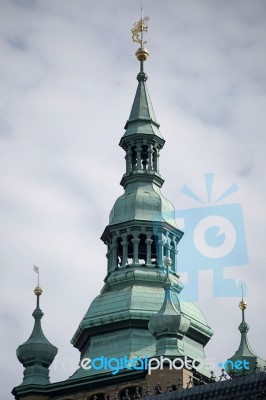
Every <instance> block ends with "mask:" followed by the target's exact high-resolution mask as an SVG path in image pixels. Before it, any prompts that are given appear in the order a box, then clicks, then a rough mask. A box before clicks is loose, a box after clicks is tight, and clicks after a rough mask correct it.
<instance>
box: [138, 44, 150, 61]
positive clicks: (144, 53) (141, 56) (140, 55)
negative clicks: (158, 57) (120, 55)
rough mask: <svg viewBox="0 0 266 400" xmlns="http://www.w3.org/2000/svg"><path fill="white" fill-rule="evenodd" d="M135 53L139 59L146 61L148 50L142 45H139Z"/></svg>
mask: <svg viewBox="0 0 266 400" xmlns="http://www.w3.org/2000/svg"><path fill="white" fill-rule="evenodd" d="M135 54H136V57H137V59H138V60H139V61H146V60H147V58H148V56H149V52H148V50H147V49H145V48H144V47H140V48H139V49H138V50H137V51H136V53H135Z"/></svg>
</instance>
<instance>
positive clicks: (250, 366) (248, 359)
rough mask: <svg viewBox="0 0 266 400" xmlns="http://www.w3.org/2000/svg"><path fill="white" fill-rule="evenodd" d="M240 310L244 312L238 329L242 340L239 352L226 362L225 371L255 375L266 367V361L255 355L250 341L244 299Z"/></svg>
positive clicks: (240, 304)
mask: <svg viewBox="0 0 266 400" xmlns="http://www.w3.org/2000/svg"><path fill="white" fill-rule="evenodd" d="M239 308H240V309H241V310H242V321H241V323H240V325H239V327H238V330H239V331H240V334H241V340H240V345H239V348H238V350H237V351H236V352H235V354H234V355H233V356H232V357H230V358H229V359H228V360H227V362H226V366H225V369H226V371H227V373H228V374H229V375H232V374H237V373H243V371H245V372H246V373H253V372H254V371H255V370H256V368H259V369H260V368H263V367H264V366H265V361H264V360H262V359H261V358H260V357H258V356H257V355H256V354H255V353H254V351H253V350H252V349H251V347H250V344H249V341H248V336H247V333H248V331H249V326H248V324H247V323H246V321H245V310H246V308H247V303H246V302H245V301H244V300H243V299H242V301H241V302H240V303H239Z"/></svg>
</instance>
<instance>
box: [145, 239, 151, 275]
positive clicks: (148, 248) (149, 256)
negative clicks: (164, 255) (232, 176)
mask: <svg viewBox="0 0 266 400" xmlns="http://www.w3.org/2000/svg"><path fill="white" fill-rule="evenodd" d="M147 236H148V235H147ZM152 242H153V240H152V239H151V237H150V235H149V236H148V237H147V239H146V240H145V244H146V246H147V261H146V265H147V266H148V267H152V266H153V265H152V263H151V245H152Z"/></svg>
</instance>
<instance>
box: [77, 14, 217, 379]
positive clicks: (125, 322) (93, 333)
mask: <svg viewBox="0 0 266 400" xmlns="http://www.w3.org/2000/svg"><path fill="white" fill-rule="evenodd" d="M147 20H148V19H147V17H145V18H141V20H140V21H139V22H137V23H136V24H134V28H133V29H132V34H133V38H134V41H137V42H138V43H140V45H141V47H140V48H139V49H138V50H137V52H136V56H137V59H138V60H139V62H140V72H139V73H138V76H137V79H138V87H137V91H136V94H135V98H134V101H133V106H132V108H131V112H130V116H129V119H128V121H127V123H126V126H125V129H126V131H125V133H124V135H123V136H122V138H121V140H120V143H119V145H120V146H121V147H122V149H123V150H124V152H125V160H126V163H125V164H126V166H125V173H124V175H123V177H122V180H121V182H120V183H121V185H122V186H123V189H124V193H123V194H122V195H121V196H120V197H118V199H116V201H115V203H114V206H113V207H112V210H111V212H110V217H109V224H108V225H107V226H106V228H105V230H104V232H103V234H102V237H101V239H102V241H103V242H104V244H105V245H106V248H107V252H106V257H107V275H106V277H105V279H104V282H105V284H104V287H103V288H102V290H101V293H100V294H99V296H97V297H96V298H95V299H94V300H93V302H92V303H91V305H90V307H89V309H88V311H87V312H86V314H85V316H84V318H83V319H82V321H81V323H80V325H79V327H78V329H77V331H76V333H75V334H74V337H73V338H72V343H73V345H74V346H75V347H76V348H78V349H79V350H80V353H81V360H83V359H84V358H90V359H91V360H92V359H94V358H97V357H99V356H100V355H102V356H104V357H106V358H113V357H116V358H117V359H119V358H120V357H125V356H126V357H127V358H128V359H134V358H135V357H148V358H149V357H153V356H154V355H155V354H170V353H171V354H174V355H178V354H179V355H180V354H184V355H187V356H188V357H190V358H191V359H195V358H197V357H201V358H202V359H204V357H205V356H204V346H205V345H206V343H207V342H208V341H209V339H210V337H211V336H212V330H211V329H210V327H209V326H208V324H207V321H206V319H205V317H204V315H203V313H202V312H201V311H200V310H199V308H198V307H197V306H196V305H195V304H192V303H189V302H185V301H182V302H179V293H180V291H181V290H182V288H183V285H182V283H181V282H180V281H179V274H178V270H177V255H178V247H177V246H178V243H179V241H180V239H181V238H182V235H183V232H182V231H180V230H179V229H178V227H177V225H176V221H175V209H174V206H173V205H172V203H171V202H170V201H169V200H167V199H166V198H165V197H164V196H163V195H162V193H161V187H162V185H163V183H164V179H163V178H162V176H161V174H160V171H159V156H160V151H161V149H162V148H163V146H164V143H165V141H164V139H163V138H162V135H161V134H160V131H159V124H158V122H157V119H156V117H155V114H154V110H153V107H152V103H151V99H150V96H149V93H148V89H147V86H146V81H147V75H146V73H145V72H144V67H143V65H144V64H143V63H144V61H145V60H146V59H147V57H148V51H147V50H146V49H145V48H144V47H143V44H144V41H143V37H142V34H143V32H144V31H146V29H147V27H146V25H145V24H146V21H147ZM139 34H141V38H139V36H138V35H139ZM165 257H166V258H167V259H168V260H169V259H171V265H170V269H169V271H168V278H167V284H166V287H165V290H164V283H165V277H166V268H165V265H164V260H165ZM168 280H169V281H168ZM169 282H171V289H170V287H169ZM162 304H164V305H163V307H162ZM159 310H161V311H159ZM151 318H152V320H151V323H150V329H149V328H148V324H149V321H150V319H151ZM163 329H166V330H167V331H166V332H165V334H164V332H163ZM164 340H166V341H167V343H166V344H165V345H164ZM125 372H126V371H125ZM99 373H100V372H99V371H97V370H93V369H92V368H91V369H89V370H85V369H84V368H81V367H80V368H79V369H78V370H77V371H76V372H75V373H74V374H73V375H72V376H71V377H70V380H76V379H79V378H82V379H84V378H86V377H90V376H93V375H97V374H99ZM101 373H103V371H101Z"/></svg>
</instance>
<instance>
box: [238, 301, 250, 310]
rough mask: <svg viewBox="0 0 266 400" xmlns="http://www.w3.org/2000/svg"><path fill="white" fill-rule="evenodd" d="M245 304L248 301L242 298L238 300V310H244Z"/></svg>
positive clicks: (246, 304)
mask: <svg viewBox="0 0 266 400" xmlns="http://www.w3.org/2000/svg"><path fill="white" fill-rule="evenodd" d="M247 306H248V303H247V302H246V301H244V300H241V301H240V303H239V308H240V310H245V309H246V308H247Z"/></svg>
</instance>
